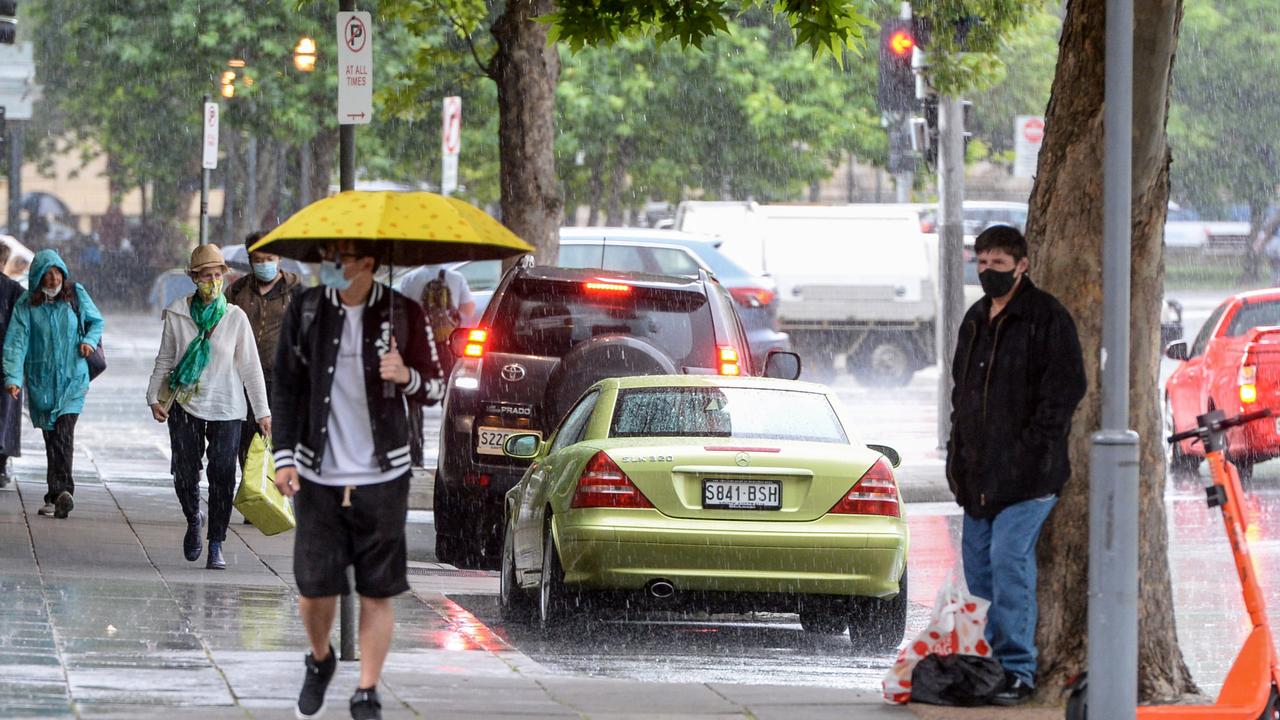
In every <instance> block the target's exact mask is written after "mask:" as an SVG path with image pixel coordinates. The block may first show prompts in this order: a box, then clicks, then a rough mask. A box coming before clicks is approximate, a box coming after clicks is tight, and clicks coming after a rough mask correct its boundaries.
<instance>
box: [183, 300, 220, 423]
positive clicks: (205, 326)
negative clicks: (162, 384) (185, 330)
mask: <svg viewBox="0 0 1280 720" xmlns="http://www.w3.org/2000/svg"><path fill="white" fill-rule="evenodd" d="M226 312H227V297H226V296H225V295H223V294H222V293H218V294H217V295H216V296H215V299H214V301H213V302H211V303H206V302H204V301H203V300H201V299H200V294H199V293H196V294H195V296H193V297H192V298H191V319H192V320H195V322H196V330H197V331H198V333H197V335H196V336H195V339H193V340H192V341H191V344H190V345H188V346H187V351H186V352H185V353H183V355H182V360H180V361H178V365H177V366H176V367H174V368H173V370H171V371H170V372H169V387H170V388H171V389H173V390H176V391H177V392H178V400H179V401H184V400H190V399H191V396H192V395H195V394H196V393H197V392H198V391H199V390H200V374H201V373H203V372H204V368H205V366H206V365H208V364H209V352H210V343H209V337H210V336H211V335H213V329H214V328H215V327H217V325H218V321H219V320H221V319H222V316H223V314H224V313H226Z"/></svg>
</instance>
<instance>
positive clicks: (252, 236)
mask: <svg viewBox="0 0 1280 720" xmlns="http://www.w3.org/2000/svg"><path fill="white" fill-rule="evenodd" d="M264 235H266V233H264V232H262V231H261V230H254V231H253V232H251V233H249V234H248V235H245V236H244V249H245V251H246V252H248V250H249V248H251V247H253V244H254V243H256V242H258V241H259V240H261V239H262V236H264Z"/></svg>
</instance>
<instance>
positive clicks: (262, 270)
mask: <svg viewBox="0 0 1280 720" xmlns="http://www.w3.org/2000/svg"><path fill="white" fill-rule="evenodd" d="M279 270H280V264H279V263H276V262H264V263H254V264H253V276H254V277H256V278H258V279H259V280H261V281H262V282H271V281H272V280H275V279H276V273H277V272H279Z"/></svg>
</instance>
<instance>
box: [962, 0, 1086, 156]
mask: <svg viewBox="0 0 1280 720" xmlns="http://www.w3.org/2000/svg"><path fill="white" fill-rule="evenodd" d="M1059 12H1060V11H1059V10H1058V9H1057V8H1054V9H1047V8H1042V9H1039V10H1037V11H1035V12H1033V13H1031V14H1030V15H1028V16H1027V18H1026V20H1025V21H1024V22H1023V23H1022V25H1021V26H1019V27H1018V28H1017V30H1015V31H1012V32H1010V33H1008V34H1007V35H1006V36H1005V37H1004V39H1003V41H1002V42H1001V44H1000V49H999V58H1000V61H1001V62H1002V63H1003V64H1004V70H1003V71H1002V72H1001V74H1002V76H1003V77H1002V79H1001V80H1000V81H999V82H998V83H995V84H993V85H991V86H990V87H988V88H987V89H985V90H981V91H977V92H973V93H971V94H969V95H967V96H966V97H968V99H970V100H972V101H973V111H974V124H973V127H972V128H970V131H971V132H973V134H974V136H975V137H981V138H982V139H983V141H984V142H985V143H986V144H988V145H989V146H990V150H991V153H992V156H993V157H997V158H998V157H1003V156H1006V155H1007V157H1008V162H1013V154H1012V153H1013V134H1014V127H1013V121H1014V117H1016V116H1018V115H1043V114H1044V112H1045V108H1046V107H1047V105H1048V103H1049V90H1050V87H1051V85H1052V84H1053V73H1054V68H1055V66H1056V64H1057V61H1058V35H1059V34H1060V33H1061V31H1062V18H1061V16H1060V15H1059Z"/></svg>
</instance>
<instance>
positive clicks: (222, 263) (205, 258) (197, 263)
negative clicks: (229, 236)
mask: <svg viewBox="0 0 1280 720" xmlns="http://www.w3.org/2000/svg"><path fill="white" fill-rule="evenodd" d="M207 267H220V268H222V271H223V272H227V270H228V268H227V261H226V260H224V259H223V258H222V251H221V250H219V249H218V246H217V245H197V246H196V249H195V250H192V251H191V263H190V264H189V265H188V266H187V272H189V273H193V274H194V273H198V272H200V271H201V270H203V269H205V268H207Z"/></svg>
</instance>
